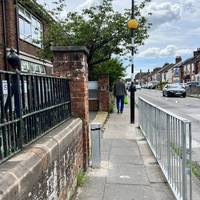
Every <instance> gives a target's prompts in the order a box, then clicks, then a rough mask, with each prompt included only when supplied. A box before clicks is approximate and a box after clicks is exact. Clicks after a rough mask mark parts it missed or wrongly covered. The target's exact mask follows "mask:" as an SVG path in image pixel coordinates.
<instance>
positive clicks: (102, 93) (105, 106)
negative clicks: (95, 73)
mask: <svg viewBox="0 0 200 200" xmlns="http://www.w3.org/2000/svg"><path fill="white" fill-rule="evenodd" d="M98 84H99V110H100V111H105V112H109V75H108V74H100V75H99V78H98Z"/></svg>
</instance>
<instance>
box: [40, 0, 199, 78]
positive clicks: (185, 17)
mask: <svg viewBox="0 0 200 200" xmlns="http://www.w3.org/2000/svg"><path fill="white" fill-rule="evenodd" d="M39 1H40V2H45V1H44V0H39ZM101 1H102V0H66V4H67V7H66V12H68V11H69V10H70V11H72V10H74V11H78V10H80V9H81V8H84V7H89V6H92V5H97V4H99V3H101ZM135 1H136V3H138V2H139V1H140V0H135ZM113 6H114V7H115V9H117V10H119V11H122V10H123V9H124V8H130V6H131V0H113ZM149 11H150V12H152V16H151V17H150V18H149V21H150V22H152V23H153V26H152V28H151V30H150V32H149V34H150V37H149V38H148V39H147V40H146V41H145V44H144V46H142V47H140V48H139V52H138V54H136V55H135V72H138V71H139V70H140V69H142V71H147V70H148V69H150V70H151V69H153V68H155V67H159V66H162V65H163V64H164V63H166V62H170V63H171V62H172V63H173V62H174V60H175V57H176V56H182V58H183V59H186V58H188V57H191V56H192V55H193V51H194V50H195V49H197V48H200V12H199V11H200V4H199V0H152V2H151V3H149V4H148V6H147V7H146V8H145V10H144V15H146V13H148V12H149ZM127 56H128V55H127ZM125 64H127V63H125ZM127 74H128V75H129V74H130V68H128V69H127Z"/></svg>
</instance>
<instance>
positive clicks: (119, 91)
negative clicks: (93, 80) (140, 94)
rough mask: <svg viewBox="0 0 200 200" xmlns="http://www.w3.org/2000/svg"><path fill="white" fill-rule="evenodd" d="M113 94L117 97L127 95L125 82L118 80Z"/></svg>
mask: <svg viewBox="0 0 200 200" xmlns="http://www.w3.org/2000/svg"><path fill="white" fill-rule="evenodd" d="M113 94H114V95H115V96H125V95H126V94H127V92H126V86H125V84H124V82H123V81H121V80H117V81H116V82H115V84H114V87H113Z"/></svg>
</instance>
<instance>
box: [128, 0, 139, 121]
mask: <svg viewBox="0 0 200 200" xmlns="http://www.w3.org/2000/svg"><path fill="white" fill-rule="evenodd" d="M134 7H135V5H134V0H132V13H131V19H130V20H129V22H128V28H129V29H130V30H131V41H132V48H131V56H132V64H131V76H132V77H131V87H130V118H131V120H130V121H131V124H134V123H135V91H136V88H135V84H134V51H135V42H134V38H135V30H136V29H137V28H138V22H137V20H136V19H135V12H134Z"/></svg>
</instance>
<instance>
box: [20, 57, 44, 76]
mask: <svg viewBox="0 0 200 200" xmlns="http://www.w3.org/2000/svg"><path fill="white" fill-rule="evenodd" d="M21 69H22V71H23V72H29V73H33V74H36V73H37V74H46V72H45V67H44V66H43V65H40V64H36V63H32V62H28V61H25V60H22V61H21Z"/></svg>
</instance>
